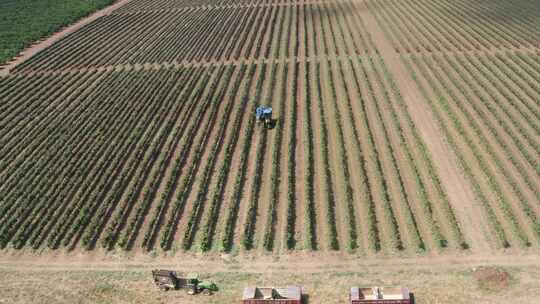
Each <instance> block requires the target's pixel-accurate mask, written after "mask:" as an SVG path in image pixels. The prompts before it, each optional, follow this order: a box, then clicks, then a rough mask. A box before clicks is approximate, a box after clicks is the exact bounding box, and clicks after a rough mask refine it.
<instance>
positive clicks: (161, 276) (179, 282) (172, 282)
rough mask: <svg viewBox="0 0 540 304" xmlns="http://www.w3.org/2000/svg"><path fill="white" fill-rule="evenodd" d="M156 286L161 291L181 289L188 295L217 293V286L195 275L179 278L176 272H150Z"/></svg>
mask: <svg viewBox="0 0 540 304" xmlns="http://www.w3.org/2000/svg"><path fill="white" fill-rule="evenodd" d="M152 277H153V278H154V283H155V284H156V286H157V287H158V288H159V289H160V290H163V291H167V290H171V289H172V290H178V289H183V290H186V292H187V293H188V294H190V295H194V294H198V293H202V294H204V295H211V294H212V293H214V292H216V291H218V288H217V285H216V284H214V283H213V282H210V281H201V280H199V278H198V276H197V275H188V276H186V277H181V276H179V275H178V273H176V271H171V270H152Z"/></svg>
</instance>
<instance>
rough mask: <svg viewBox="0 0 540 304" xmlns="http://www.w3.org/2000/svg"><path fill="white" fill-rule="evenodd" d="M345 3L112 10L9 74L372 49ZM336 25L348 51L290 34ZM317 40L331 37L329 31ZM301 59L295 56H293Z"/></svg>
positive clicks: (343, 53)
mask: <svg viewBox="0 0 540 304" xmlns="http://www.w3.org/2000/svg"><path fill="white" fill-rule="evenodd" d="M350 12H356V10H355V7H354V3H352V2H330V3H315V4H311V3H307V4H303V5H283V6H252V7H241V8H219V9H217V8H216V9H202V8H196V9H189V10H180V11H175V10H172V11H167V10H165V11H148V12H139V13H133V14H112V15H108V16H104V17H101V18H99V19H97V20H96V21H95V22H92V23H91V24H89V25H87V26H85V27H83V28H81V29H80V30H78V31H76V32H75V33H73V34H71V35H68V36H66V37H65V38H63V39H61V40H60V41H58V42H57V43H55V44H54V45H52V46H51V47H49V48H47V49H45V50H43V51H41V52H40V53H38V54H36V55H35V56H33V57H31V58H30V59H29V60H27V61H25V62H23V63H22V64H20V65H19V66H17V67H16V68H15V69H14V71H15V72H32V71H38V72H43V71H55V70H66V69H68V70H76V69H81V68H92V67H94V68H95V67H100V66H111V65H142V64H151V63H194V62H195V63H197V62H199V63H205V62H215V61H231V60H234V61H240V60H258V59H285V58H286V59H295V60H296V59H298V58H299V57H300V56H302V57H317V56H348V55H354V54H364V53H367V52H371V51H372V46H371V45H372V44H371V42H370V41H369V39H368V35H367V33H365V32H364V30H363V27H362V26H361V21H359V19H358V16H355V14H356V13H353V14H351V13H350ZM327 26H333V27H337V28H339V31H340V32H342V34H341V35H343V36H347V37H350V39H352V42H353V44H352V45H351V46H350V47H348V48H341V47H337V46H336V45H333V44H325V45H324V46H323V45H321V44H320V42H319V41H307V40H299V39H296V38H297V35H290V31H291V29H293V28H305V29H306V31H310V32H324V29H323V28H324V27H327ZM323 39H326V40H329V39H331V38H330V37H329V36H326V37H323ZM300 59H302V58H300Z"/></svg>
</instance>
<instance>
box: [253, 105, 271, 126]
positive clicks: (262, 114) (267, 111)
mask: <svg viewBox="0 0 540 304" xmlns="http://www.w3.org/2000/svg"><path fill="white" fill-rule="evenodd" d="M255 117H256V118H257V121H258V122H259V123H261V122H262V123H264V127H265V128H267V129H271V128H272V107H269V106H259V107H258V108H257V110H256V111H255Z"/></svg>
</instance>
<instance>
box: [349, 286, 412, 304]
mask: <svg viewBox="0 0 540 304" xmlns="http://www.w3.org/2000/svg"><path fill="white" fill-rule="evenodd" d="M350 300H351V302H350V303H351V304H411V303H412V302H411V298H410V293H409V289H408V288H407V287H368V288H358V287H353V288H351V294H350Z"/></svg>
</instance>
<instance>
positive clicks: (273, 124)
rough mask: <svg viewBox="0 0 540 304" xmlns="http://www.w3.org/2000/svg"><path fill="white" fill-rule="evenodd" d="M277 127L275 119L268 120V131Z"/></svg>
mask: <svg viewBox="0 0 540 304" xmlns="http://www.w3.org/2000/svg"><path fill="white" fill-rule="evenodd" d="M276 125H277V119H275V118H272V119H270V124H269V125H268V129H269V130H273V129H274V128H275V127H276Z"/></svg>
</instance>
